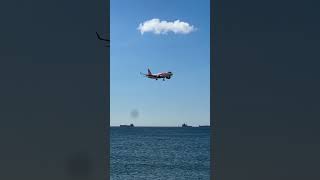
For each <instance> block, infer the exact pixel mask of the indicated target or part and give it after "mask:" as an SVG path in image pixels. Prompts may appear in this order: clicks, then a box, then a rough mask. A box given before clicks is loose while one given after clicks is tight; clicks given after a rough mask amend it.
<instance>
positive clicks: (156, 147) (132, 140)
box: [110, 126, 211, 180]
mask: <svg viewBox="0 0 320 180" xmlns="http://www.w3.org/2000/svg"><path fill="white" fill-rule="evenodd" d="M110 129H111V133H110V137H111V139H110V144H111V152H110V174H111V179H112V180H127V179H128V180H130V179H181V180H183V179H188V180H189V179H191V180H192V179H204V180H206V179H210V134H211V130H210V128H181V127H134V128H125V127H124V128H123V127H119V126H116V127H113V126H112V127H111V128H110Z"/></svg>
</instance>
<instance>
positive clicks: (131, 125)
mask: <svg viewBox="0 0 320 180" xmlns="http://www.w3.org/2000/svg"><path fill="white" fill-rule="evenodd" d="M120 127H134V125H133V124H130V125H120Z"/></svg>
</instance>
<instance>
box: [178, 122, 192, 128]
mask: <svg viewBox="0 0 320 180" xmlns="http://www.w3.org/2000/svg"><path fill="white" fill-rule="evenodd" d="M181 127H192V126H188V125H187V124H186V123H183V124H182V126H181Z"/></svg>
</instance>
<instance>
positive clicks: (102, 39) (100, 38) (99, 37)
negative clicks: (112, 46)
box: [96, 32, 110, 46]
mask: <svg viewBox="0 0 320 180" xmlns="http://www.w3.org/2000/svg"><path fill="white" fill-rule="evenodd" d="M96 35H97V37H98V39H99V40H101V41H107V42H109V43H110V40H109V39H104V38H102V37H101V36H100V35H99V34H98V32H96ZM107 46H109V45H107Z"/></svg>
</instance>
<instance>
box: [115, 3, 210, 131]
mask: <svg viewBox="0 0 320 180" xmlns="http://www.w3.org/2000/svg"><path fill="white" fill-rule="evenodd" d="M209 5H210V4H209V0H201V1H196V0H193V1H191V0H190V1H183V0H173V1H165V0H135V1H132V0H111V2H110V6H111V8H110V9H111V14H110V37H111V47H110V50H111V51H110V57H111V62H110V63H111V67H110V76H111V79H110V81H111V82H110V88H111V89H110V90H111V94H110V106H111V107H110V110H111V111H110V114H111V122H110V124H111V126H118V125H120V124H130V123H133V124H135V125H136V126H179V125H181V124H182V123H187V124H189V125H194V126H197V125H204V124H210V6H209ZM153 18H158V19H160V20H161V21H163V20H164V21H168V22H169V21H170V22H172V21H175V20H180V21H183V22H187V23H189V24H190V25H192V26H194V27H195V28H196V30H195V31H193V32H190V33H188V34H175V33H173V32H168V33H167V34H154V33H152V32H145V33H144V34H143V35H142V34H141V33H140V31H139V30H138V29H137V28H138V26H139V24H140V23H143V22H145V21H147V20H151V19H153ZM148 67H149V68H150V69H151V72H152V73H158V72H163V71H172V72H173V74H174V76H173V77H172V79H170V80H166V81H164V82H163V81H162V80H157V81H156V80H152V79H147V78H144V77H142V76H141V75H140V72H144V73H146V71H147V68H148ZM134 110H136V111H138V112H139V115H138V116H137V117H131V115H130V114H131V112H132V111H134Z"/></svg>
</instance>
